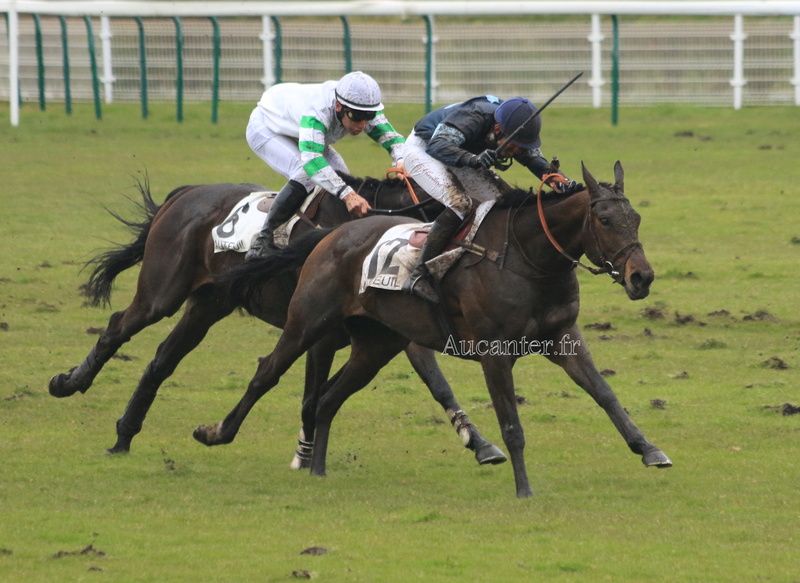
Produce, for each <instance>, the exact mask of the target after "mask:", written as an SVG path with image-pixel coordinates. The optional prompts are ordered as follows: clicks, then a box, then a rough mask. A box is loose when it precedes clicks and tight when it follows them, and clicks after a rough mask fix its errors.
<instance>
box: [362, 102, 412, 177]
mask: <svg viewBox="0 0 800 583" xmlns="http://www.w3.org/2000/svg"><path fill="white" fill-rule="evenodd" d="M366 132H367V135H368V136H369V137H370V138H371V139H372V140H374V141H375V142H377V143H378V144H380V145H381V147H382V148H383V149H384V150H386V151H387V152H388V153H389V155H390V156H391V157H392V160H394V163H395V165H399V164H401V163H402V162H403V148H404V145H405V143H406V139H405V138H404V137H403V136H402V135H400V134H399V133H397V131H396V130H395V129H394V127H392V124H391V123H389V120H388V119H386V116H385V115H384V114H383V112H380V113H378V115H376V116H375V119H372V120H370V122H369V123H368V124H367V128H366Z"/></svg>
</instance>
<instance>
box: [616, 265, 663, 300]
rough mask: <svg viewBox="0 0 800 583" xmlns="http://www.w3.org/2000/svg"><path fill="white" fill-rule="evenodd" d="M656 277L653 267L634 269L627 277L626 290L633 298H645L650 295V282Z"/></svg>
mask: <svg viewBox="0 0 800 583" xmlns="http://www.w3.org/2000/svg"><path fill="white" fill-rule="evenodd" d="M655 278H656V276H655V274H654V273H653V270H652V269H649V268H648V269H641V270H632V271H631V272H630V273H628V274H626V277H625V282H624V285H625V292H626V293H627V294H628V297H629V298H630V299H632V300H643V299H644V298H646V297H647V296H648V295H650V284H652V283H653V280H654V279H655Z"/></svg>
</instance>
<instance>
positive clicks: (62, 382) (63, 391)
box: [48, 372, 78, 399]
mask: <svg viewBox="0 0 800 583" xmlns="http://www.w3.org/2000/svg"><path fill="white" fill-rule="evenodd" d="M68 380H69V374H64V373H63V372H60V373H58V374H57V375H55V376H54V377H53V378H51V379H50V385H49V387H48V388H49V390H50V394H51V395H53V396H54V397H58V398H59V399H61V398H63V397H71V396H72V395H74V394H75V393H77V392H78V389H72V390H69V389H67V381H68Z"/></svg>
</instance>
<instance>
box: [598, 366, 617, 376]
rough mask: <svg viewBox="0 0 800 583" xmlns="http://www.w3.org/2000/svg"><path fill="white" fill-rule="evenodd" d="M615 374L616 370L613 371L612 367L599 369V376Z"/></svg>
mask: <svg viewBox="0 0 800 583" xmlns="http://www.w3.org/2000/svg"><path fill="white" fill-rule="evenodd" d="M615 374H617V371H615V370H614V369H613V368H604V369H603V370H601V371H600V376H601V377H613V376H614V375H615Z"/></svg>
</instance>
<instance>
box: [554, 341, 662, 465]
mask: <svg viewBox="0 0 800 583" xmlns="http://www.w3.org/2000/svg"><path fill="white" fill-rule="evenodd" d="M546 355H547V358H548V359H550V360H551V361H552V362H554V363H556V364H557V365H559V366H560V367H562V368H563V369H564V371H566V373H567V374H568V375H569V376H570V378H571V379H572V380H573V381H575V383H577V384H578V386H580V387H581V388H582V389H583V390H585V391H586V392H587V393H589V395H590V396H591V397H592V398H593V399H594V400H595V402H596V403H597V404H598V405H600V407H602V408H603V410H604V411H605V412H606V414H607V415H608V416H609V417H610V418H611V421H612V422H613V423H614V426H615V427H616V428H617V431H619V432H620V434H621V435H622V437H623V438H624V439H625V443H627V444H628V447H629V448H630V449H631V451H632V452H633V453H635V454H638V455H640V456H642V462H643V463H644V465H645V466H648V467H650V466H655V467H659V468H668V467H670V466H671V465H672V461H670V459H669V458H668V457H667V456H666V455H665V454H664V452H662V451H661V450H660V449H659V448H657V447H656V446H655V445H653V444H652V443H650V442H649V441H647V439H645V437H644V435H643V434H642V432H641V431H640V430H639V428H638V427H636V425H635V424H634V423H633V421H632V420H631V418H630V416H629V415H628V413H627V411H625V409H624V408H623V407H622V405H621V404H620V402H619V399H617V396H616V395H615V394H614V391H613V390H612V389H611V387H610V386H609V385H608V383H607V382H606V381H605V379H604V378H603V377H602V376H601V375H600V372H599V371H598V370H597V367H596V366H595V364H594V361H593V360H592V356H591V354H590V353H589V348H588V347H587V346H586V341H585V339H584V338H583V335H582V334H581V331H580V329H579V328H578V326H577V325H573V326H572V327H570V328H567V329H565V330H564V331H563V332H562V333H561V334H560V335H556V336H554V337H553V339H552V350H549V351H548V352H547V353H546Z"/></svg>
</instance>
